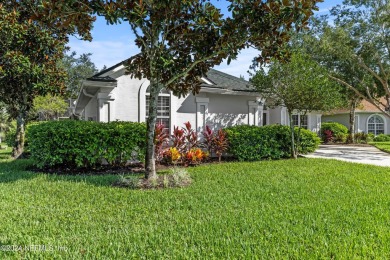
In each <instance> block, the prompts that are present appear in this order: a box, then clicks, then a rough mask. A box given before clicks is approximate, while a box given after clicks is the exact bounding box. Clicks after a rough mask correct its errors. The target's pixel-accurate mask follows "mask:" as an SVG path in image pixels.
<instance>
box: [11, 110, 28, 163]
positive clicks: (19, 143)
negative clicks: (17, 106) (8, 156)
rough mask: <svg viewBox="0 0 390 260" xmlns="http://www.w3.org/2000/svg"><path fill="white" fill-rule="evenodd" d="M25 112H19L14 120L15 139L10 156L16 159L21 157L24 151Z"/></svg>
mask: <svg viewBox="0 0 390 260" xmlns="http://www.w3.org/2000/svg"><path fill="white" fill-rule="evenodd" d="M25 123H26V112H25V111H20V112H19V115H18V117H17V118H16V137H15V144H14V147H13V149H12V156H13V157H14V158H15V159H16V158H18V157H19V156H21V155H22V153H23V151H24V134H25Z"/></svg>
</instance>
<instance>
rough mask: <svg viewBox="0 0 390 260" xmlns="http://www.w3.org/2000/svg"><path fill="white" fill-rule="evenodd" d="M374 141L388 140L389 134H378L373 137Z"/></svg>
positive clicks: (389, 139) (389, 140)
mask: <svg viewBox="0 0 390 260" xmlns="http://www.w3.org/2000/svg"><path fill="white" fill-rule="evenodd" d="M374 142H390V135H385V134H380V135H377V136H375V137H374Z"/></svg>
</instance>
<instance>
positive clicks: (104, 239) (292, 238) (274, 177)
mask: <svg viewBox="0 0 390 260" xmlns="http://www.w3.org/2000/svg"><path fill="white" fill-rule="evenodd" d="M0 156H1V157H2V158H3V159H2V160H1V161H0V198H1V199H0V209H1V210H0V259H9V258H11V259H12V258H14V259H21V258H23V259H24V258H27V259H30V258H34V259H53V258H56V259H58V258H63V259H131V258H152V259H159V258H162V259H167V258H178V259H183V258H197V259H209V258H223V259H227V258H233V259H244V258H264V259H269V258H271V259H272V258H275V259H280V258H282V259H313V258H314V259H352V258H382V259H389V258H390V192H389V190H390V188H389V187H390V171H389V168H382V167H375V166H368V165H359V164H350V163H345V162H340V161H334V160H321V159H299V160H296V161H294V160H281V161H265V162H256V163H224V164H220V165H215V164H214V165H204V166H201V167H196V168H190V169H189V171H190V172H191V175H192V177H193V179H194V183H193V184H192V185H191V186H190V187H187V188H181V189H165V190H147V191H145V190H144V191H142V190H128V189H121V188H113V187H111V186H110V183H112V182H113V181H114V180H116V179H117V177H116V176H98V177H88V176H84V177H83V176H79V177H70V176H65V177H64V176H53V175H45V174H35V173H31V172H28V171H25V170H23V169H24V167H26V166H27V165H28V164H29V163H30V162H29V161H28V160H18V161H11V160H7V159H4V157H5V156H4V154H3V155H0ZM8 245H15V246H19V247H17V248H16V249H17V250H21V249H24V247H25V246H30V247H29V248H27V249H30V251H28V250H25V251H7V246H8ZM31 245H35V246H38V245H45V246H46V248H47V250H46V251H44V250H38V249H39V247H31ZM41 249H42V248H41ZM65 249H66V250H65ZM33 250H35V251H33Z"/></svg>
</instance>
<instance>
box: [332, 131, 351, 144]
mask: <svg viewBox="0 0 390 260" xmlns="http://www.w3.org/2000/svg"><path fill="white" fill-rule="evenodd" d="M347 137H348V134H343V133H338V134H335V135H334V137H333V142H335V143H345V142H346V141H347Z"/></svg>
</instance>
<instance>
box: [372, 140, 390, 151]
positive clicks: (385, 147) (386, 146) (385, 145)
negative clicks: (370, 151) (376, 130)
mask: <svg viewBox="0 0 390 260" xmlns="http://www.w3.org/2000/svg"><path fill="white" fill-rule="evenodd" d="M370 144H371V145H373V146H375V147H376V148H378V149H380V150H382V151H384V152H387V153H390V142H372V143H370Z"/></svg>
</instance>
